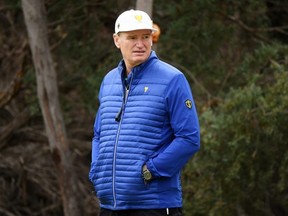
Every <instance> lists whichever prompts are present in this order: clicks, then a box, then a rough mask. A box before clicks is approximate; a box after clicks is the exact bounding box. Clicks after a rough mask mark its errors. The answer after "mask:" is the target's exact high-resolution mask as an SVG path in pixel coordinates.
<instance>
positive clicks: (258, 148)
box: [0, 0, 288, 216]
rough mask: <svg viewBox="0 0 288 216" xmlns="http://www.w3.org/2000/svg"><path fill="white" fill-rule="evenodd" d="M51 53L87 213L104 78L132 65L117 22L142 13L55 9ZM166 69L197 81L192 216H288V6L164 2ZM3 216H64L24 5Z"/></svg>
mask: <svg viewBox="0 0 288 216" xmlns="http://www.w3.org/2000/svg"><path fill="white" fill-rule="evenodd" d="M45 4H46V10H47V18H48V28H49V40H50V45H51V51H52V53H53V58H54V61H55V67H56V70H57V75H58V81H59V91H60V99H61V104H62V109H63V114H64V117H65V123H66V126H67V133H68V138H69V143H70V144H71V149H72V151H73V156H74V161H75V168H76V170H77V173H78V178H79V186H80V191H79V194H81V197H82V199H81V200H79V202H81V203H82V205H83V206H84V209H85V211H84V212H83V215H96V213H97V212H98V203H97V199H96V198H95V196H94V194H93V192H92V191H93V188H92V185H90V182H89V181H88V170H89V165H90V150H91V149H90V140H91V137H92V125H93V121H94V115H95V112H96V110H97V107H98V104H97V95H98V88H99V84H100V82H101V80H102V78H103V76H104V75H105V74H106V73H107V71H109V70H110V69H112V68H113V67H115V65H116V64H117V63H118V61H119V60H120V58H121V56H120V55H119V52H118V50H117V49H116V48H115V47H114V44H113V42H112V34H113V29H114V22H115V18H116V17H117V15H118V14H119V13H120V12H122V11H123V10H126V9H128V8H133V7H135V1H132V0H130V1H128V0H123V1H119V0H118V1H117V0H106V1H100V0H98V1H97V0H94V1H92V0H83V1H79V0H70V1H66V0H46V1H45ZM153 20H154V22H155V23H157V24H158V25H159V26H160V28H161V32H162V34H161V37H160V40H159V42H158V44H157V53H158V56H159V58H160V59H162V60H164V61H167V62H169V63H171V64H172V65H174V66H176V67H178V68H179V69H180V70H182V71H183V72H184V73H185V75H186V76H187V78H188V80H189V81H190V84H191V88H192V90H193V95H194V98H195V101H196V104H197V109H198V113H199V118H200V125H201V139H202V140H201V145H202V147H201V150H200V152H199V153H197V155H196V156H195V157H194V158H193V159H192V160H191V161H190V163H189V164H188V165H187V166H186V167H185V169H184V170H183V189H184V212H185V215H187V216H190V215H191V216H192V215H195V216H202V215H203V216H204V215H205V216H206V215H211V216H213V215H221V216H225V215H228V216H230V215H239V216H240V215H241V216H244V215H251V216H252V215H253V216H254V215H265V216H274V215H275V216H282V215H283V216H284V215H288V150H287V144H288V143H287V142H288V141H287V140H288V127H287V125H288V3H287V1H285V0H243V1H231V0H193V1H188V0H177V1H176V0H175V1H174V0H171V1H169V4H168V3H167V1H165V0H154V6H153ZM0 46H1V49H0V76H1V77H0V215H4V216H12V215H17V216H18V215H29V216H30V215H35V216H36V215H45V216H47V215H51V216H52V215H57V216H58V215H63V212H62V204H61V199H60V197H59V188H58V184H57V180H56V178H57V177H56V175H55V172H54V171H53V170H54V166H55V165H54V164H53V162H51V161H52V160H51V155H50V151H49V147H48V140H47V137H46V135H45V130H44V126H43V120H42V116H41V112H40V108H39V104H38V100H37V94H36V80H35V71H34V68H33V64H32V59H31V53H30V51H29V46H28V42H27V35H26V28H25V25H24V20H23V13H22V9H21V4H20V1H19V0H3V1H0Z"/></svg>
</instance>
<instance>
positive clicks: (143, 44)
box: [114, 30, 152, 71]
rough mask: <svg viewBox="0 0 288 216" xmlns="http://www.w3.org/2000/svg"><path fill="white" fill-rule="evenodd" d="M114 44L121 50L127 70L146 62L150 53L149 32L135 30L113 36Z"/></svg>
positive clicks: (150, 41) (150, 40) (150, 33)
mask: <svg viewBox="0 0 288 216" xmlns="http://www.w3.org/2000/svg"><path fill="white" fill-rule="evenodd" d="M114 43H115V45H116V47H118V48H119V49H120V50H121V53H122V56H123V59H124V61H125V64H126V67H127V70H128V71H130V69H131V68H133V67H135V66H137V65H139V64H141V63H143V62H144V61H146V60H147V59H148V57H149V55H150V52H151V46H152V32H151V30H136V31H129V32H120V33H118V34H114Z"/></svg>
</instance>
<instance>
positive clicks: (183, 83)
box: [147, 74, 200, 177]
mask: <svg viewBox="0 0 288 216" xmlns="http://www.w3.org/2000/svg"><path fill="white" fill-rule="evenodd" d="M166 107H167V109H168V113H169V118H170V125H171V130H172V131H173V134H174V139H173V140H172V142H171V143H169V144H167V147H166V148H165V150H164V151H162V152H161V153H159V154H156V155H155V156H153V157H152V158H150V159H149V160H148V161H147V167H148V169H149V170H150V171H151V173H152V175H153V176H154V177H171V176H173V175H174V174H175V173H177V172H179V171H180V170H181V169H182V168H183V166H184V165H185V164H186V163H187V162H188V160H189V159H190V158H191V157H192V156H193V155H194V154H195V153H196V152H197V151H198V150H199V148H200V128H199V122H198V116H197V111H196V107H195V104H194V100H193V96H192V92H191V89H190V86H189V84H188V81H187V80H186V78H185V76H184V75H183V74H180V75H177V76H176V77H175V78H174V79H173V80H172V81H171V83H170V85H169V87H168V89H167V92H166Z"/></svg>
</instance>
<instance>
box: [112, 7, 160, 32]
mask: <svg viewBox="0 0 288 216" xmlns="http://www.w3.org/2000/svg"><path fill="white" fill-rule="evenodd" d="M140 29H149V30H151V31H153V32H155V31H157V30H156V29H154V28H153V22H152V20H151V18H150V17H149V15H148V14H147V13H146V12H144V11H141V10H133V9H131V10H127V11H124V12H123V13H121V14H120V15H119V16H118V18H117V20H116V22H115V33H116V34H117V33H118V32H126V31H134V30H140Z"/></svg>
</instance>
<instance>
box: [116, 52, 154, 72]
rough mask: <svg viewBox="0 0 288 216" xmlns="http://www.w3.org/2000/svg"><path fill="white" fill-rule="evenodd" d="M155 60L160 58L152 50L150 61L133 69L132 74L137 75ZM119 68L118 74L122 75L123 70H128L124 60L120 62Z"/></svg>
mask: <svg viewBox="0 0 288 216" xmlns="http://www.w3.org/2000/svg"><path fill="white" fill-rule="evenodd" d="M153 59H158V57H157V55H156V53H155V51H153V50H152V51H151V53H150V56H149V57H148V59H147V60H146V61H145V62H143V63H142V64H140V65H137V66H135V67H134V68H133V69H132V71H131V73H134V74H135V73H138V72H139V71H142V70H143V69H144V68H145V67H146V66H147V65H148V64H149V63H150V62H151V61H152V60H153ZM117 68H118V72H119V73H120V74H122V73H123V70H125V69H126V67H125V63H124V60H123V59H122V60H121V61H120V62H119V64H118V67H117Z"/></svg>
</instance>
